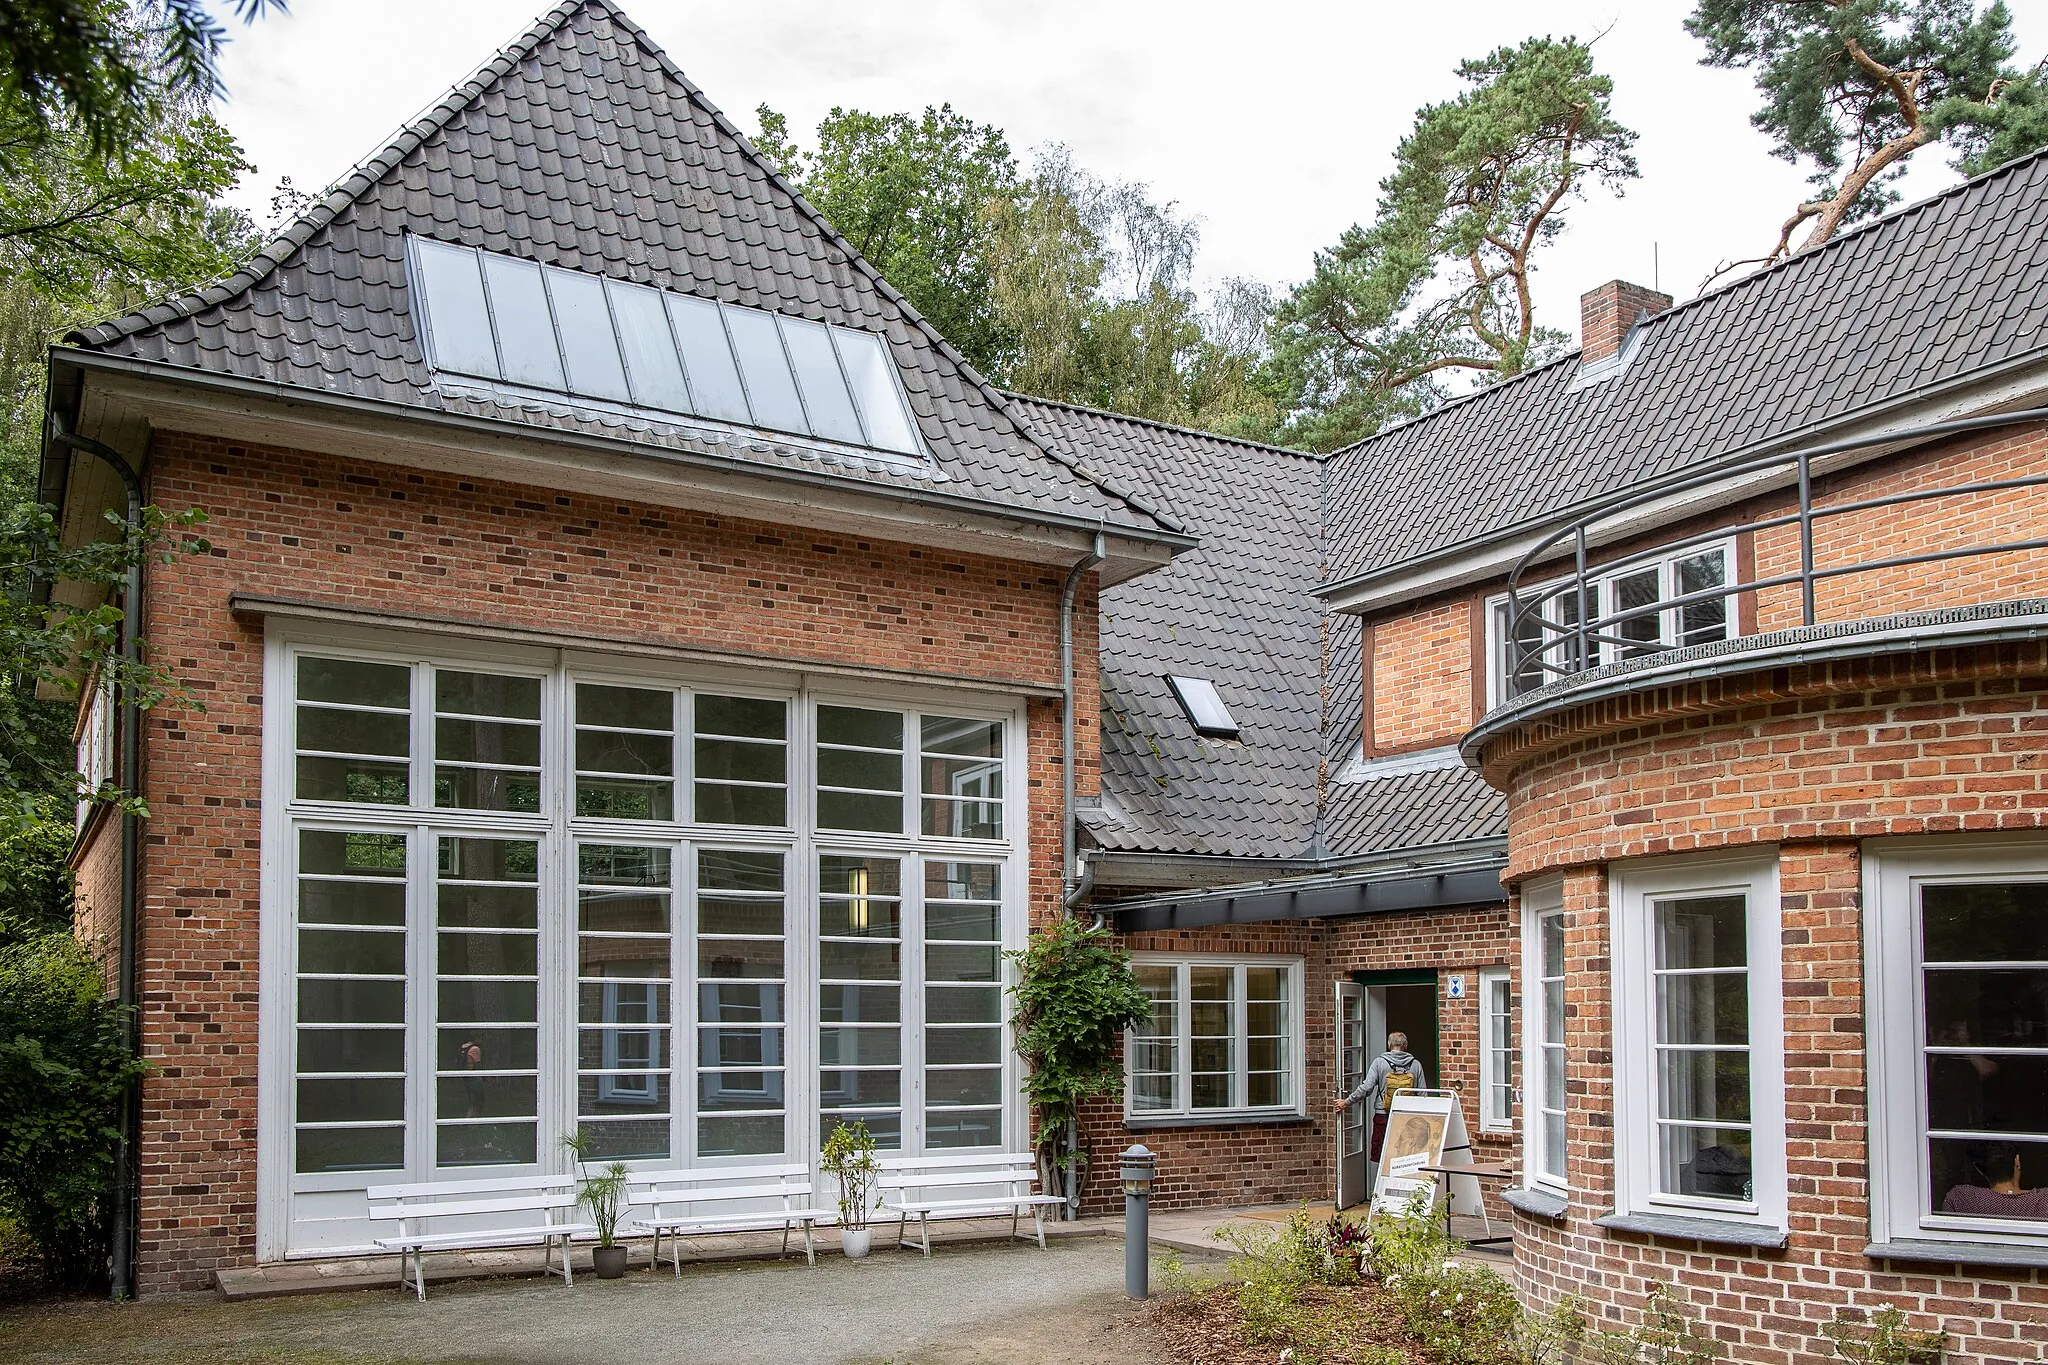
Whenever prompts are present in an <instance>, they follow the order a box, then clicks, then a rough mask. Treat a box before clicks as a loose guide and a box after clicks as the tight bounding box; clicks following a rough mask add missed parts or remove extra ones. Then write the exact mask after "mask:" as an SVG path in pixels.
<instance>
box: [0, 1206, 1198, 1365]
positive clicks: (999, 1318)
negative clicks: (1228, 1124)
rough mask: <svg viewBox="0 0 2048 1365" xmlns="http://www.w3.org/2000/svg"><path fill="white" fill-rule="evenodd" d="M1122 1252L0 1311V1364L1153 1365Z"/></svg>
mask: <svg viewBox="0 0 2048 1365" xmlns="http://www.w3.org/2000/svg"><path fill="white" fill-rule="evenodd" d="M1123 1254H1124V1247H1123V1242H1122V1241H1121V1240H1119V1239H1116V1238H1111V1237H1079V1238H1072V1239H1067V1240H1062V1241H1057V1242H1054V1243H1053V1244H1052V1245H1051V1247H1050V1248H1049V1249H1048V1250H1046V1251H1043V1252H1041V1251H1039V1250H1038V1249H1037V1248H1036V1247H1023V1246H992V1247H971V1248H957V1249H949V1250H945V1251H942V1252H940V1253H939V1254H938V1255H935V1256H934V1257H933V1258H932V1259H931V1260H929V1261H927V1260H925V1259H923V1258H922V1257H919V1256H913V1255H909V1254H907V1253H904V1254H896V1253H880V1252H878V1253H877V1254H876V1255H875V1256H874V1257H873V1258H871V1259H870V1260H867V1261H865V1262H860V1261H847V1260H844V1259H842V1258H840V1257H836V1256H826V1257H820V1258H819V1260H818V1264H817V1267H816V1268H815V1269H811V1268H807V1267H806V1266H805V1265H804V1264H803V1263H802V1262H801V1261H797V1262H794V1263H790V1262H785V1263H781V1264H763V1263H740V1264H729V1265H722V1266H718V1267H713V1268H700V1269H692V1270H688V1271H686V1273H685V1274H684V1277H683V1280H682V1282H681V1283H680V1284H678V1283H677V1282H676V1281H675V1279H674V1278H673V1277H672V1275H671V1274H670V1273H669V1272H667V1271H665V1270H664V1271H662V1272H660V1273H654V1272H650V1271H646V1270H637V1269H636V1270H634V1271H633V1272H631V1273H630V1274H629V1275H627V1277H626V1278H625V1279H623V1280H616V1281H599V1280H596V1279H590V1280H585V1279H584V1278H583V1277H581V1276H578V1277H577V1284H576V1286H575V1287H574V1288H573V1289H564V1288H563V1287H562V1285H561V1284H560V1283H558V1282H556V1281H554V1280H546V1281H540V1280H519V1281H495V1282H493V1281H480V1282H476V1281H473V1282H466V1283H458V1284H450V1285H446V1286H430V1288H429V1293H428V1298H427V1301H426V1302H425V1303H423V1304H422V1303H416V1302H414V1301H413V1299H412V1298H411V1297H410V1296H409V1295H403V1294H401V1293H400V1292H399V1291H398V1289H397V1288H396V1287H393V1288H391V1289H389V1290H366V1291H356V1292H351V1293H346V1294H322V1295H308V1296H304V1297H295V1298H285V1299H271V1300H263V1301H259V1302H255V1303H239V1304H224V1303H218V1302H210V1301H206V1300H191V1301H187V1300H180V1301H175V1302H162V1303H143V1304H128V1305H114V1304H105V1303H86V1302H75V1303H64V1304H53V1305H44V1306H41V1307H32V1308H15V1309H9V1310H0V1341H5V1342H6V1349H5V1351H4V1352H0V1354H4V1355H5V1356H6V1358H7V1360H8V1361H9V1362H10V1365H49V1363H52V1362H59V1361H63V1362H70V1361H88V1360H90V1361H115V1360H119V1361H124V1362H125V1361H134V1362H138V1365H141V1363H143V1362H150V1363H152V1365H154V1363H155V1362H165V1363H168V1362H171V1361H177V1362H180V1365H183V1362H188V1361H189V1362H216V1363H217V1365H385V1363H387V1362H396V1361H469V1362H480V1363H481V1362H491V1363H492V1365H497V1363H498V1362H507V1363H509V1362H529V1361H531V1362H542V1361H548V1362H552V1361H571V1360H573V1361H601V1362H608V1361H619V1362H624V1363H630V1365H660V1363H661V1362H689V1365H756V1363H757V1362H776V1363H777V1365H779V1363H780V1362H786V1361H799V1362H803V1365H841V1363H842V1362H846V1363H852V1362H860V1363H861V1365H867V1363H868V1362H905V1365H912V1363H915V1365H924V1363H925V1362H930V1365H938V1363H939V1362H954V1361H977V1362H981V1361H986V1362H993V1363H994V1365H1027V1362H1028V1365H1110V1363H1111V1362H1133V1363H1134V1365H1155V1362H1163V1361H1165V1359H1166V1356H1165V1355H1164V1354H1163V1351H1162V1348H1161V1346H1160V1344H1159V1342H1158V1339H1157V1338H1156V1337H1155V1335H1154V1334H1153V1332H1152V1330H1151V1328H1150V1327H1149V1325H1148V1324H1147V1323H1146V1322H1145V1321H1144V1319H1143V1310H1142V1309H1141V1308H1137V1307H1134V1306H1133V1305H1131V1304H1129V1303H1128V1302H1126V1300H1125V1299H1124V1297H1123V1294H1122V1286H1123Z"/></svg>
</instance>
